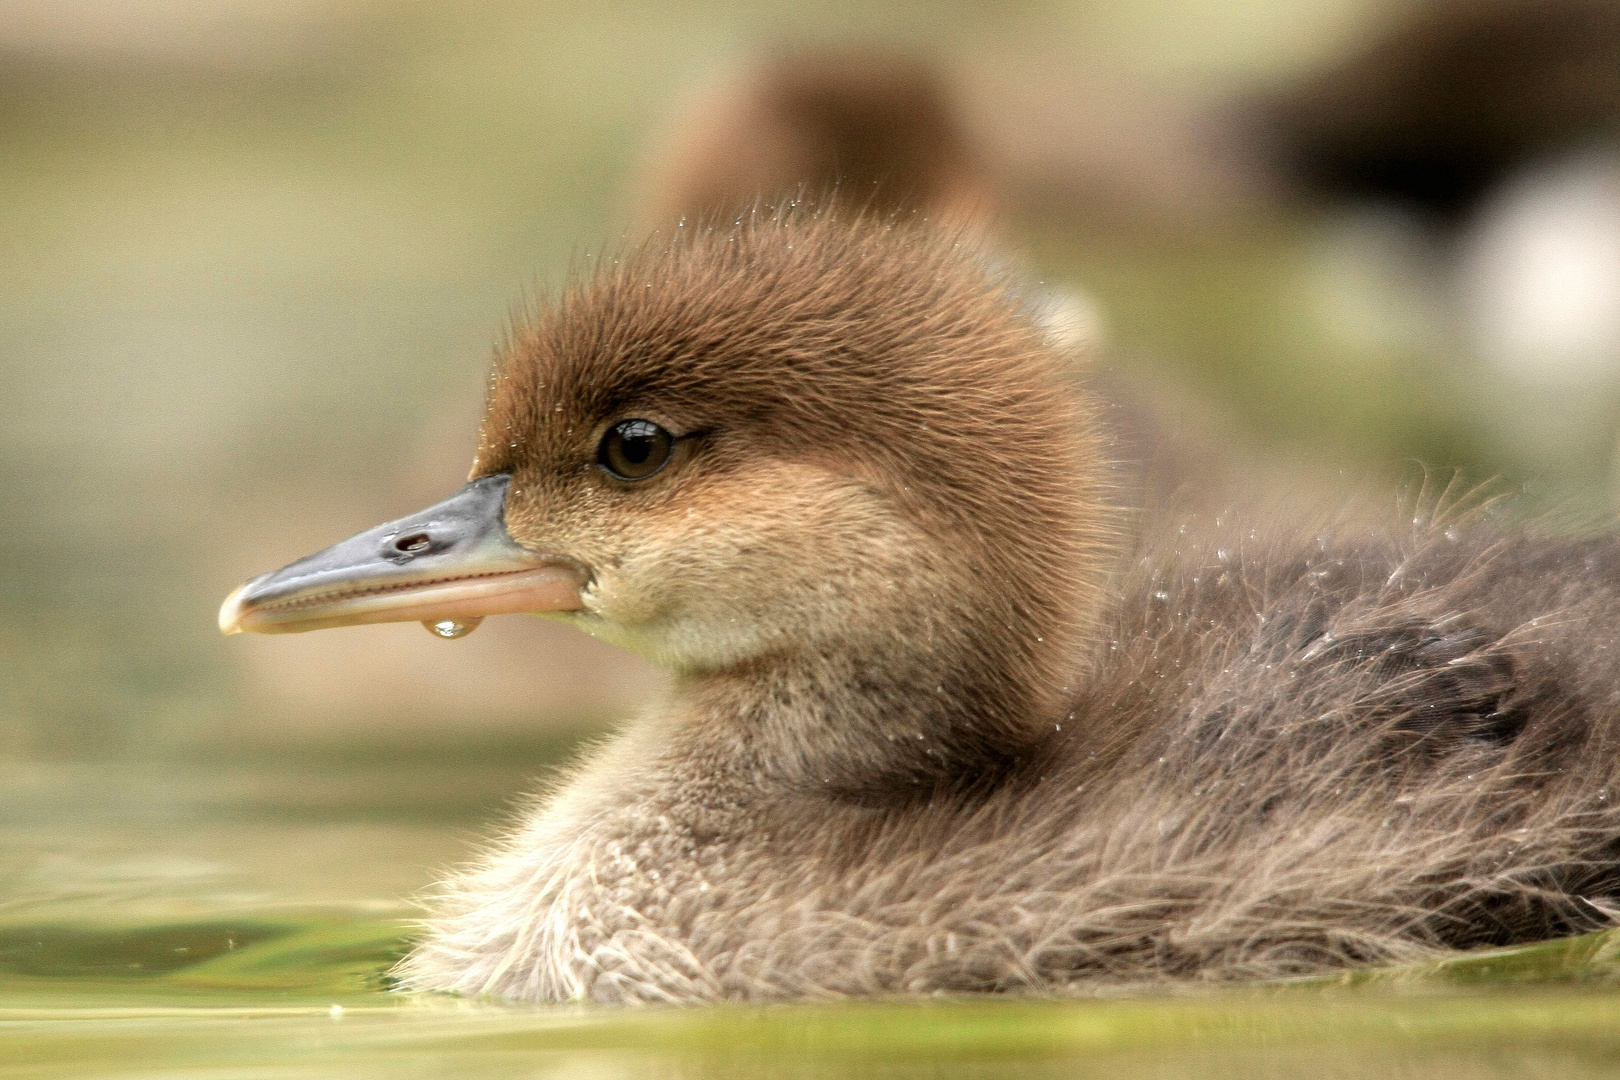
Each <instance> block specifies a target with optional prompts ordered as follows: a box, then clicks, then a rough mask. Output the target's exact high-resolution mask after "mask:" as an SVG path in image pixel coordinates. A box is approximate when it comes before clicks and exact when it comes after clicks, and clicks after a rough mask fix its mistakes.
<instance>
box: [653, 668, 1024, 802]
mask: <svg viewBox="0 0 1620 1080" xmlns="http://www.w3.org/2000/svg"><path fill="white" fill-rule="evenodd" d="M676 695H677V697H676V702H675V710H674V712H675V715H676V718H677V719H676V723H675V725H674V726H675V729H676V730H675V732H674V736H673V737H674V739H675V742H676V743H677V745H676V746H675V747H674V749H675V751H676V753H677V754H678V755H680V756H682V757H685V758H687V759H689V760H690V759H692V758H693V756H694V755H696V756H697V757H698V758H699V759H701V760H705V761H708V762H713V763H719V762H725V763H727V765H728V766H729V768H728V769H725V770H722V771H730V770H731V769H735V770H736V772H737V774H738V775H740V776H742V777H744V778H746V779H747V780H748V781H749V782H757V781H759V780H765V781H767V782H769V783H771V784H773V785H775V786H777V787H779V788H787V789H796V790H799V791H821V792H824V793H827V794H830V795H833V796H837V797H846V798H853V799H857V800H859V801H863V802H869V801H872V800H874V799H876V800H879V801H894V800H897V799H898V800H901V801H905V800H908V799H910V798H917V797H927V796H928V795H930V794H932V793H935V792H937V791H939V790H940V789H941V788H962V787H971V786H975V785H979V784H983V783H986V782H993V781H994V779H995V778H996V777H998V776H1000V775H1003V774H1004V773H1005V772H1006V771H1007V770H1008V769H1009V768H1011V767H1012V766H1013V765H1015V764H1016V763H1017V761H1018V759H1019V758H1020V757H1022V756H1025V755H1027V754H1028V753H1029V752H1030V750H1031V748H1032V746H1033V745H1034V743H1035V740H1036V736H1035V735H1034V732H1036V731H1040V730H1045V729H1048V728H1049V725H1045V726H1043V725H1041V724H1039V723H1037V722H1034V721H1036V720H1037V714H1038V713H1044V712H1046V711H1050V708H1049V707H1047V706H1044V705H1043V704H1042V703H1041V702H1039V701H1038V700H1037V698H1036V695H1033V694H1031V693H1028V692H1026V691H1024V690H1023V689H1022V688H1020V687H1019V685H1018V681H1017V680H1016V679H1014V678H1012V677H1011V676H1010V674H1008V673H1004V672H1003V673H997V672H994V671H991V670H986V669H984V668H983V667H978V666H975V665H973V664H964V663H943V662H939V661H938V660H937V659H935V658H933V657H926V658H908V659H907V660H905V661H903V662H898V663H897V662H894V661H893V660H892V659H891V660H890V661H889V662H888V663H884V662H883V658H879V657H873V656H870V655H867V656H856V655H853V654H843V655H798V656H784V657H774V658H771V659H768V660H757V661H754V662H752V663H750V664H748V665H745V666H742V667H739V668H734V669H731V670H727V671H724V672H719V673H709V674H706V675H703V676H692V677H688V678H686V679H685V680H683V681H682V682H681V683H680V684H678V685H677V688H676Z"/></svg>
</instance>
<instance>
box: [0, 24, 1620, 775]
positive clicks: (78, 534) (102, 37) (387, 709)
mask: <svg viewBox="0 0 1620 1080" xmlns="http://www.w3.org/2000/svg"><path fill="white" fill-rule="evenodd" d="M1548 11H1550V12H1553V14H1552V15H1551V16H1548V15H1546V14H1535V12H1543V13H1544V12H1548ZM1527 12H1530V14H1527ZM784 49H787V50H789V51H790V52H791V51H792V50H799V51H800V52H801V53H802V52H804V51H805V50H810V51H814V50H816V49H820V50H822V51H823V52H824V53H826V52H831V53H838V52H840V51H845V50H855V51H858V52H861V53H863V54H864V55H868V56H872V55H877V56H880V57H884V56H892V57H898V58H900V59H899V60H896V61H895V62H896V63H899V64H900V65H901V66H902V67H903V68H905V69H906V70H911V71H915V72H918V73H920V74H918V75H917V79H918V80H920V82H921V83H922V84H923V85H924V86H925V92H924V97H925V98H926V99H927V100H928V101H932V102H934V105H937V106H938V108H939V109H940V110H942V112H941V115H942V116H944V117H945V119H944V120H942V121H941V123H944V124H945V125H946V126H947V127H949V129H950V132H951V134H950V135H949V139H950V140H954V141H953V142H952V145H953V146H954V147H955V150H953V153H955V154H957V157H956V158H953V159H952V160H953V161H954V162H955V163H956V164H955V165H954V166H953V168H957V169H958V172H959V174H960V175H959V176H957V179H958V180H960V181H961V183H960V184H959V185H958V186H956V187H953V188H952V189H951V190H952V191H954V192H955V193H956V195H962V192H963V191H966V192H967V195H966V196H963V197H962V198H961V199H958V200H957V202H956V203H954V204H952V205H953V207H954V208H943V209H940V211H939V212H940V213H941V214H942V215H945V216H949V215H950V214H954V213H958V212H960V213H964V214H970V215H971V214H993V215H994V224H993V226H992V228H993V230H994V233H995V235H996V237H997V238H998V239H997V242H998V243H999V244H1000V245H1001V246H1002V247H1003V248H1004V249H1005V250H1006V251H1007V252H1008V253H1009V254H1008V258H1009V259H1010V260H1012V261H1014V262H1016V263H1017V264H1018V265H1020V266H1022V267H1025V268H1027V269H1026V272H1027V273H1028V275H1029V276H1030V277H1031V279H1032V280H1035V281H1039V282H1043V283H1045V287H1047V288H1050V289H1052V290H1054V291H1057V292H1060V293H1063V294H1065V295H1071V296H1073V297H1075V298H1076V299H1075V300H1074V301H1073V304H1074V305H1075V306H1076V307H1077V308H1078V310H1080V311H1081V313H1082V316H1083V318H1082V322H1083V324H1084V331H1083V332H1084V335H1085V336H1086V337H1087V338H1088V339H1089V340H1090V341H1091V342H1092V343H1093V344H1092V345H1091V346H1090V349H1091V352H1090V354H1089V355H1092V356H1093V357H1097V358H1098V359H1096V361H1095V362H1097V363H1099V364H1107V365H1109V366H1110V367H1111V368H1113V369H1117V370H1119V371H1123V372H1126V373H1128V377H1129V378H1131V379H1134V380H1136V385H1145V386H1162V387H1164V388H1165V391H1164V392H1165V395H1166V398H1167V399H1173V400H1177V401H1182V400H1186V401H1194V402H1197V403H1199V406H1198V407H1199V408H1200V409H1203V408H1205V407H1207V409H1208V411H1209V413H1210V415H1211V416H1213V417H1217V418H1218V421H1217V422H1216V423H1215V429H1217V430H1220V431H1222V432H1224V433H1226V434H1225V435H1223V436H1222V437H1223V438H1230V439H1232V440H1234V441H1241V442H1242V443H1243V444H1244V445H1245V446H1246V447H1249V448H1251V451H1252V452H1254V453H1257V454H1262V455H1264V456H1266V457H1267V458H1268V459H1272V460H1279V461H1310V462H1315V463H1317V464H1318V465H1320V464H1322V463H1328V464H1329V465H1330V466H1331V467H1335V468H1336V467H1341V466H1342V467H1343V468H1346V469H1350V470H1355V471H1357V472H1358V473H1366V474H1369V475H1375V476H1387V477H1389V478H1394V477H1396V476H1397V475H1399V474H1400V472H1401V471H1402V470H1404V469H1408V468H1409V467H1410V465H1411V463H1412V462H1420V463H1422V464H1425V465H1428V466H1432V467H1435V468H1437V469H1449V468H1460V469H1462V470H1463V471H1464V473H1465V475H1466V476H1468V477H1470V478H1472V479H1474V480H1485V479H1488V478H1490V477H1494V476H1500V477H1505V478H1507V479H1508V480H1510V481H1511V482H1512V483H1514V484H1516V485H1519V486H1521V487H1522V488H1523V489H1524V490H1525V491H1526V492H1527V494H1528V497H1529V500H1530V503H1531V504H1532V505H1535V506H1539V507H1547V508H1566V509H1567V508H1571V507H1573V508H1577V509H1578V510H1579V511H1580V512H1582V513H1586V514H1589V515H1591V514H1606V513H1607V512H1608V509H1609V507H1610V505H1611V503H1612V501H1613V492H1614V489H1615V474H1614V457H1615V435H1616V417H1617V405H1620V166H1617V164H1616V162H1617V157H1616V149H1615V148H1616V146H1617V145H1620V142H1617V141H1616V140H1617V137H1620V123H1617V121H1616V118H1617V116H1620V108H1617V101H1620V86H1617V85H1616V84H1617V82H1620V5H1617V4H1615V3H1610V2H1604V3H1598V4H1593V3H1576V2H1574V0H1570V2H1567V3H1564V4H1559V3H1555V2H1552V0H1547V2H1543V3H1536V4H1528V5H1526V4H1518V5H1510V4H1504V3H1500V2H1496V0H1476V2H1472V3H1469V2H1462V3H1459V2H1454V0H1453V2H1448V3H1444V4H1429V5H1425V4H1414V3H1413V2H1412V0H1398V2H1397V0H1316V2H1314V3H1310V4H1301V3H1297V2H1290V0H1241V2H1232V0H1221V2H1216V0H1063V2H1058V0H1003V2H984V0H975V2H973V3H966V2H963V3H943V4H942V3H933V2H931V3H898V4H886V5H875V4H865V3H856V2H853V0H803V2H800V3H796V4H792V5H785V4H779V3H766V2H757V3H749V2H724V0H705V2H703V3H685V2H680V0H672V2H666V3H659V4H651V3H647V4H611V5H610V4H600V3H598V4H569V3H516V2H505V3H502V2H476V3H437V4H434V3H421V2H416V3H413V2H398V0H396V2H390V3H382V2H375V0H76V2H74V3H62V2H60V0H0V505H3V506H4V513H3V516H0V521H3V528H4V529H5V532H6V538H7V544H6V547H5V552H4V558H3V559H0V761H3V762H7V763H9V764H10V765H11V767H12V771H11V772H10V773H8V774H7V775H9V776H11V777H13V778H14V779H16V780H17V782H18V783H21V782H22V780H21V779H18V778H23V777H26V776H29V775H33V774H31V773H27V772H26V770H25V769H24V766H26V765H29V764H46V763H52V762H57V763H60V762H72V761H83V760H99V761H116V762H124V763H143V762H145V763H155V762H164V763H169V764H170V765H174V764H176V763H179V764H182V765H184V767H185V768H188V769H192V770H193V771H194V772H195V773H196V774H197V775H203V774H204V773H206V772H207V770H208V768H212V767H223V766H234V765H235V764H240V763H242V762H261V761H283V762H285V761H291V762H300V761H302V762H321V763H330V762H333V761H343V760H364V761H367V762H376V761H382V760H396V759H398V760H405V759H410V758H412V756H413V755H414V756H415V758H416V759H420V760H424V761H433V762H436V763H439V764H442V763H443V762H444V761H446V760H448V759H450V758H454V759H455V760H462V761H467V762H474V761H477V762H484V763H486V764H488V765H489V766H490V767H491V768H497V767H498V768H499V769H503V770H506V771H503V772H500V774H499V776H497V777H495V778H493V779H490V780H489V781H488V783H487V784H479V783H473V782H470V781H469V782H467V784H466V786H465V788H464V789H463V788H460V787H458V788H457V790H471V791H476V794H475V795H468V796H466V798H468V799H472V800H473V801H474V802H477V804H478V805H479V806H487V805H493V803H494V802H495V801H498V799H499V798H500V797H501V796H500V794H499V792H504V791H510V790H512V789H513V788H514V787H515V786H517V785H518V783H519V781H517V780H515V779H512V777H515V776H520V775H526V774H527V771H532V767H533V766H534V765H535V764H536V763H539V762H543V761H545V760H550V759H551V758H552V757H554V756H555V754H556V753H557V752H559V749H560V748H562V747H565V746H566V745H568V744H569V743H570V741H571V740H573V739H575V738H577V737H578V736H579V735H580V734H581V733H586V732H590V731H593V730H599V729H600V726H601V725H602V724H604V723H605V722H607V721H609V720H611V719H612V718H613V717H615V716H618V715H622V714H623V713H625V712H627V711H628V710H630V709H632V708H634V707H635V705H636V703H637V702H639V701H641V700H643V699H644V698H645V697H646V696H647V695H649V694H650V693H652V692H653V691H655V690H656V688H657V686H658V685H659V677H658V676H657V675H656V674H655V673H654V672H651V671H650V670H648V669H646V668H645V667H643V666H642V665H640V664H639V663H637V662H635V661H633V660H631V659H630V658H627V657H625V656H622V655H620V654H617V653H615V652H613V651H612V650H610V649H607V648H606V647H604V646H600V645H598V644H597V643H595V642H593V641H590V640H587V639H585V638H583V637H580V636H576V635H574V634H572V633H570V632H567V631H565V630H563V629H561V628H558V627H555V626H552V625H550V624H547V623H544V622H542V621H540V620H537V619H523V618H515V617H509V618H502V619H492V620H490V622H489V623H488V624H486V625H485V626H484V627H483V628H482V629H481V630H480V631H479V632H478V633H476V634H474V635H473V636H471V637H470V638H468V639H466V640H463V641H456V642H444V641H440V640H436V639H434V638H432V637H431V636H430V635H429V634H427V633H426V632H424V631H423V630H422V629H421V628H420V627H417V626H415V625H405V626H378V627H365V628H359V629H352V630H347V631H343V632H339V633H332V634H313V635H296V636H287V637H275V638H261V637H250V638H243V637H237V638H233V639H229V640H227V639H222V638H220V637H219V636H218V634H217V632H216V630H215V627H214V612H215V610H216V607H217V605H218V603H219V601H220V599H221V598H222V597H223V596H224V594H225V593H226V592H227V591H228V590H229V589H231V588H232V587H234V586H235V585H237V584H238V583H239V582H241V581H242V580H244V579H246V578H247V577H249V576H251V575H253V574H256V573H259V572H261V571H265V570H269V569H273V568H275V567H278V566H281V565H282V564H284V563H286V562H288V561H290V560H292V559H293V558H296V557H298V556H301V555H303V554H306V553H307V552H310V551H312V550H315V549H317V548H320V547H323V546H325V545H326V544H328V543H331V542H333V541H335V540H338V539H341V538H343V537H346V536H348V535H349V534H351V533H353V532H355V531H358V530H360V529H362V528H365V527H368V526H370V525H372V524H375V523H376V522H379V521H382V520H385V519H388V518H391V517H394V516H397V515H399V514H401V513H404V512H407V511H410V510H414V509H416V508H418V507H420V506H422V505H425V504H427V503H429V502H431V501H434V500H437V499H438V498H441V497H442V496H444V495H445V494H448V493H449V492H451V491H453V490H454V489H455V488H456V487H458V486H459V485H460V484H461V483H462V482H463V481H464V479H465V474H466V470H467V466H468V464H469V462H470V460H471V456H472V452H473V448H474V446H475V444H476V426H477V421H478V417H479V413H480V408H481V401H482V394H483V387H484V377H485V374H486V371H487V366H488V364H489V362H490V357H491V347H492V343H493V342H494V341H496V340H497V339H498V338H499V336H500V335H501V333H502V332H503V329H504V327H505V326H506V325H507V323H508V320H509V318H510V316H511V313H512V312H513V311H514V309H515V308H516V307H518V306H521V304H522V303H524V302H525V300H526V298H532V297H534V296H537V295H539V296H543V295H544V294H545V293H546V292H547V290H548V289H550V288H552V287H553V286H555V285H556V284H557V283H558V282H560V281H561V280H563V279H564V278H565V277H566V275H567V273H568V271H569V267H570V265H571V264H573V263H575V262H577V261H578V260H579V259H580V258H581V257H582V256H583V255H584V254H586V253H589V252H594V251H599V250H602V249H603V248H604V247H610V246H612V245H614V244H616V243H619V242H622V241H623V240H625V239H634V238H636V237H637V236H638V235H641V234H643V233H644V232H645V231H646V230H647V229H650V228H652V227H654V226H658V225H667V224H668V223H669V222H668V220H667V219H668V216H669V215H672V214H675V213H676V212H677V211H680V210H686V209H692V207H688V206H686V205H685V204H684V203H683V202H682V199H683V198H686V197H687V194H688V193H687V191H686V188H683V187H682V185H683V184H686V185H688V186H690V185H691V184H695V183H697V181H694V180H691V178H690V177H687V178H686V179H681V177H682V176H684V174H683V173H682V172H681V170H683V169H690V168H699V169H700V170H701V162H702V160H708V159H709V158H712V157H713V156H714V155H719V156H720V157H722V158H726V159H727V160H732V159H733V158H734V157H735V158H743V157H746V155H747V154H748V153H750V152H752V151H753V150H754V149H757V147H758V145H760V144H759V142H758V141H757V140H758V138H761V137H763V136H760V133H759V131H758V130H757V128H750V127H749V126H748V125H750V124H754V123H756V121H757V122H759V123H769V114H766V119H765V120H759V118H758V116H757V115H756V114H755V113H751V112H749V109H750V108H751V107H752V106H751V105H750V104H749V102H750V101H751V100H752V99H751V98H750V95H754V96H755V97H757V96H758V95H760V94H763V93H765V92H766V91H765V90H762V89H761V87H768V86H769V85H771V83H770V79H771V76H770V75H769V74H768V72H769V70H770V68H771V65H772V64H773V63H775V62H776V59H775V58H778V57H780V56H782V55H784V53H783V52H782V50H784ZM907 65H910V66H909V67H907ZM761 71H765V72H767V74H764V75H760V74H759V72H761ZM762 80H763V81H762ZM925 104H926V102H925ZM934 105H927V106H926V107H927V108H933V107H934ZM694 160H698V161H699V164H698V165H696V166H694V165H693V161H694ZM672 177H674V179H671V178H672ZM672 187H673V188H674V189H675V190H674V191H673V194H672ZM692 197H694V198H695V197H696V196H692ZM953 197H954V196H953ZM941 199H942V200H944V199H945V197H944V196H941ZM946 201H948V200H946ZM942 205H943V204H942ZM963 207H967V209H966V210H963V209H962V208H963ZM659 215H664V217H662V218H660V216H659ZM232 775H236V774H232ZM402 775H404V774H402ZM409 775H410V776H411V777H412V778H411V779H410V780H409V781H401V782H400V783H399V784H398V785H397V791H396V793H395V798H394V801H395V802H397V804H398V805H399V806H402V807H408V806H411V805H415V804H417V803H419V802H421V801H423V800H427V801H429V802H431V801H432V799H434V798H440V799H442V800H446V801H448V802H451V803H453V802H455V800H456V799H458V798H461V797H462V796H461V795H458V794H456V793H455V792H453V791H452V792H448V793H446V792H439V793H438V794H435V793H434V791H433V790H429V789H430V788H431V786H432V785H431V784H427V783H426V782H424V781H422V780H421V778H420V773H410V774H409ZM457 784H460V781H457ZM338 786H341V785H338ZM453 786H454V785H453ZM309 790H311V789H308V788H307V787H305V788H300V791H301V792H303V794H300V795H298V796H297V798H300V799H302V798H312V797H314V796H310V795H308V791H309ZM492 792H494V793H496V794H491V793H492ZM333 797H334V798H336V797H337V796H333ZM480 800H482V801H480Z"/></svg>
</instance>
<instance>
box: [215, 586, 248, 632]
mask: <svg viewBox="0 0 1620 1080" xmlns="http://www.w3.org/2000/svg"><path fill="white" fill-rule="evenodd" d="M247 589H248V587H247V586H246V585H242V586H239V587H238V588H236V589H235V590H234V591H232V593H231V595H229V596H227V597H226V598H225V602H224V603H223V604H221V605H220V606H219V632H220V633H221V634H224V635H225V636H226V637H230V636H231V635H232V634H240V633H241V632H242V594H243V593H245V592H247Z"/></svg>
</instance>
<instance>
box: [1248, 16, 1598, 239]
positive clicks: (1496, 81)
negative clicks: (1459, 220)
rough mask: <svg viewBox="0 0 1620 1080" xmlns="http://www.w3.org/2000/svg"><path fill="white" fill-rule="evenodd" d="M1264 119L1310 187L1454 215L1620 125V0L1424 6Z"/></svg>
mask: <svg viewBox="0 0 1620 1080" xmlns="http://www.w3.org/2000/svg"><path fill="white" fill-rule="evenodd" d="M1258 120H1259V124H1260V126H1261V134H1262V137H1263V139H1264V140H1265V141H1267V142H1269V145H1270V147H1271V148H1272V152H1273V153H1274V155H1275V160H1276V163H1277V165H1278V166H1279V167H1280V168H1282V169H1283V170H1284V171H1285V172H1286V173H1288V174H1289V175H1290V176H1291V178H1292V179H1293V180H1295V181H1296V182H1297V183H1298V184H1299V185H1301V186H1302V187H1303V188H1304V189H1306V190H1307V191H1311V192H1315V193H1319V194H1325V195H1330V196H1340V197H1343V196H1348V197H1352V198H1374V199H1381V200H1395V201H1399V202H1402V203H1404V204H1407V205H1409V206H1413V207H1416V208H1420V209H1423V210H1426V211H1429V212H1431V213H1434V214H1436V215H1441V216H1444V217H1456V216H1458V215H1460V214H1462V213H1464V212H1466V211H1467V210H1468V209H1469V208H1470V207H1471V206H1472V205H1473V204H1474V203H1476V202H1477V201H1478V200H1479V199H1480V198H1481V197H1482V196H1483V195H1484V194H1485V193H1486V192H1487V191H1488V190H1489V189H1490V188H1491V187H1492V186H1493V185H1495V184H1496V183H1498V182H1499V181H1501V180H1502V179H1504V178H1505V177H1506V176H1507V175H1508V174H1509V173H1510V172H1511V171H1512V170H1513V169H1514V168H1515V167H1516V166H1518V165H1519V164H1521V163H1522V162H1524V161H1525V160H1527V159H1530V158H1534V157H1540V156H1543V155H1546V154H1550V153H1556V152H1558V151H1560V150H1564V149H1567V148H1570V147H1572V146H1578V145H1580V144H1582V143H1585V142H1587V141H1590V140H1594V139H1601V138H1603V137H1605V136H1611V137H1612V136H1616V135H1620V3H1615V2H1614V0H1440V2H1437V3H1430V4H1420V5H1416V6H1414V7H1413V8H1411V9H1410V10H1409V11H1407V12H1406V13H1405V14H1404V15H1403V16H1402V17H1399V18H1397V19H1395V20H1394V21H1393V22H1392V23H1390V24H1389V25H1388V26H1387V27H1386V28H1385V29H1384V31H1383V32H1382V33H1381V34H1380V35H1378V36H1377V37H1376V38H1374V39H1373V40H1372V41H1370V42H1369V43H1368V44H1367V45H1365V46H1364V47H1363V48H1362V49H1360V50H1359V51H1358V52H1356V53H1354V54H1352V55H1350V56H1348V57H1346V58H1344V59H1343V60H1341V61H1339V62H1338V63H1335V64H1333V65H1331V66H1329V67H1327V68H1326V69H1324V70H1321V71H1318V72H1316V73H1314V74H1312V75H1310V76H1308V77H1306V78H1305V79H1304V80H1302V81H1301V82H1299V83H1297V84H1295V85H1293V86H1290V87H1288V88H1286V89H1284V90H1283V91H1281V92H1278V93H1276V94H1275V95H1274V96H1272V97H1271V98H1270V99H1269V100H1268V101H1267V102H1266V103H1265V104H1263V105H1262V106H1261V107H1260V109H1259V116H1258Z"/></svg>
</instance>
